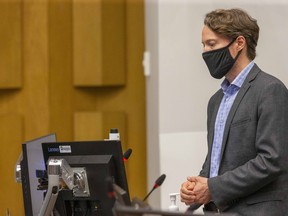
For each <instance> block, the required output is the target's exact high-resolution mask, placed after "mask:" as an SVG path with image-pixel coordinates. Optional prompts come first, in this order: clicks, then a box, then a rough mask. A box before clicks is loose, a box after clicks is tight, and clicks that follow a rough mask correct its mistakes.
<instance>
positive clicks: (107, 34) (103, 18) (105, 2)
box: [73, 0, 125, 86]
mask: <svg viewBox="0 0 288 216" xmlns="http://www.w3.org/2000/svg"><path fill="white" fill-rule="evenodd" d="M73 49H74V50H73V55H74V56H73V67H74V68H73V70H74V85H75V86H106V85H123V84H125V1H124V0H73Z"/></svg>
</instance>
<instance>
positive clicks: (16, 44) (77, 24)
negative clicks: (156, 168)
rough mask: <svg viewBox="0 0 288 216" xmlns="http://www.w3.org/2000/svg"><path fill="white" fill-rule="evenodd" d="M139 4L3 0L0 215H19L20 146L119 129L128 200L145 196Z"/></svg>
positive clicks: (138, 0) (132, 0)
mask: <svg viewBox="0 0 288 216" xmlns="http://www.w3.org/2000/svg"><path fill="white" fill-rule="evenodd" d="M143 4H144V3H143V0H9V1H7V0H0V41H1V42H0V44H1V49H0V145H1V150H0V192H1V193H0V203H1V204H0V215H5V212H6V210H7V209H9V211H10V213H11V215H17V216H18V215H24V210H23V199H22V189H21V185H20V184H17V183H16V182H15V180H14V167H15V164H16V160H17V159H18V157H19V154H20V152H21V144H22V143H23V142H25V141H28V140H31V139H33V138H36V137H40V136H42V135H45V134H48V133H52V132H55V133H56V134H57V140H59V141H73V140H92V139H104V138H108V133H109V128H113V127H118V128H119V130H120V136H121V139H122V142H123V150H124V151H125V150H126V149H128V148H132V149H133V154H132V156H131V158H130V159H129V162H128V163H127V164H126V171H127V176H128V184H129V189H130V193H131V197H134V196H137V197H140V198H142V197H144V196H145V194H146V130H145V125H146V123H145V121H146V120H145V119H146V116H145V79H144V76H143V71H142V63H141V62H142V55H143V50H144V6H143Z"/></svg>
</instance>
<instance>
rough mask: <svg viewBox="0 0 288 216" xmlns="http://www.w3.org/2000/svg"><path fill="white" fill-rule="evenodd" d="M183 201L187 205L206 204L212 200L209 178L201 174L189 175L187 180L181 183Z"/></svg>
mask: <svg viewBox="0 0 288 216" xmlns="http://www.w3.org/2000/svg"><path fill="white" fill-rule="evenodd" d="M180 196H181V202H184V203H185V204H186V205H192V204H206V203H208V202H210V201H211V194H210V192H209V188H208V179H207V178H205V177H201V176H192V177H187V181H186V182H184V183H183V184H182V185H181V189H180Z"/></svg>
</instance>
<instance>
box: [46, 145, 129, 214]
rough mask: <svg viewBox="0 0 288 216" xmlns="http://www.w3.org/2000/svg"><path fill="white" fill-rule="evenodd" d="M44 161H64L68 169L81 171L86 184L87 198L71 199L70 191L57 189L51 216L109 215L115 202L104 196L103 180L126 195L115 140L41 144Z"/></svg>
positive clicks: (106, 192) (120, 151)
mask: <svg viewBox="0 0 288 216" xmlns="http://www.w3.org/2000/svg"><path fill="white" fill-rule="evenodd" d="M42 147H43V154H44V161H45V163H47V161H48V159H51V158H54V159H64V160H66V161H67V163H68V164H69V166H71V168H79V167H81V168H83V169H84V170H85V172H86V176H87V184H88V185H89V195H87V196H86V197H85V196H84V197H83V196H82V197H81V196H80V197H79V196H75V194H73V192H72V191H71V190H61V191H60V192H59V195H58V198H57V201H56V203H55V208H54V209H55V213H56V214H57V213H58V214H60V215H61V216H68V215H69V216H70V215H74V216H78V215H86V216H94V215H95V216H96V215H97V216H102V215H103V216H112V208H113V206H114V202H115V199H112V198H111V197H109V196H108V194H109V193H108V192H109V191H108V184H107V178H108V177H110V178H112V180H113V183H115V184H117V185H119V186H120V187H121V188H123V189H124V190H125V191H126V192H127V196H128V199H127V200H129V201H130V197H129V192H128V184H127V179H126V172H125V167H124V162H123V153H122V147H121V142H120V141H119V140H101V141H78V142H54V143H43V145H42Z"/></svg>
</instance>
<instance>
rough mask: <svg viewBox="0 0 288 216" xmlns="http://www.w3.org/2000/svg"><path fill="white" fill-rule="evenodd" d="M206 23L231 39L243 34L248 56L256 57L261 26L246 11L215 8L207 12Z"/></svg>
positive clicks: (216, 31) (250, 57)
mask: <svg viewBox="0 0 288 216" xmlns="http://www.w3.org/2000/svg"><path fill="white" fill-rule="evenodd" d="M204 25H205V26H207V27H208V28H209V29H210V30H212V31H213V32H214V33H216V34H217V35H219V36H221V37H224V38H226V39H228V40H230V41H232V40H236V39H237V38H238V37H239V36H243V37H244V38H245V43H246V44H247V51H246V54H247V57H248V58H249V59H250V60H253V59H254V58H255V56H256V46H257V42H258V37H259V26H258V24H257V21H256V20H255V19H253V18H252V17H251V16H250V15H249V14H247V13H246V12H245V11H243V10H241V9H227V10H225V9H218V10H214V11H212V12H210V13H208V14H206V17H205V19H204Z"/></svg>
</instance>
